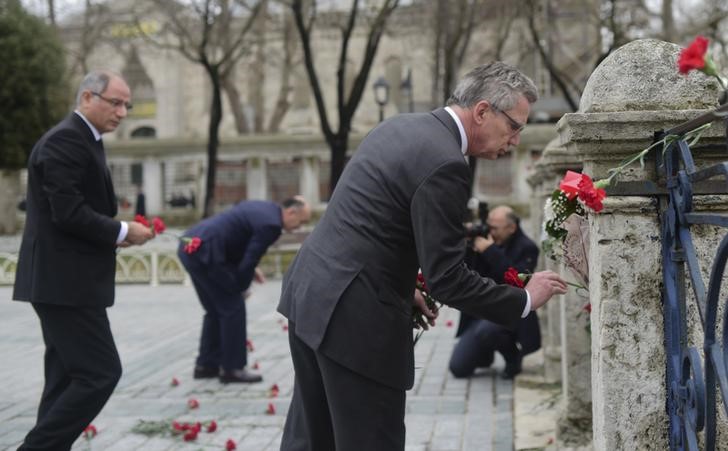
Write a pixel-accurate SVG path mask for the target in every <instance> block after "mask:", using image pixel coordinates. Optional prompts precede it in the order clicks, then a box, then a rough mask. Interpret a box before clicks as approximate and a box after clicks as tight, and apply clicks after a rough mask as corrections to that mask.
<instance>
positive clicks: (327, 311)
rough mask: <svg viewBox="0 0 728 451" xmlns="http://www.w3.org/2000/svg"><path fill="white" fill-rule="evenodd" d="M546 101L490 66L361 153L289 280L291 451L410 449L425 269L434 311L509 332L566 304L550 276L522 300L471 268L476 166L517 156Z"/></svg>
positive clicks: (511, 73)
mask: <svg viewBox="0 0 728 451" xmlns="http://www.w3.org/2000/svg"><path fill="white" fill-rule="evenodd" d="M536 98H537V94H536V88H535V86H534V85H533V82H531V81H530V80H529V79H528V78H527V77H526V76H524V75H523V74H522V73H520V72H519V71H518V70H516V69H515V68H513V67H511V66H508V65H506V64H503V63H492V64H488V65H484V66H481V67H478V68H476V69H474V70H473V71H471V72H470V73H468V74H467V75H466V76H465V77H464V78H463V79H462V80H461V81H460V82H459V84H458V85H457V87H456V89H455V91H454V93H453V95H452V97H451V99H450V100H449V102H448V104H449V106H448V107H447V108H444V109H439V110H436V111H433V112H432V113H426V114H405V115H400V116H396V117H394V118H391V119H389V120H387V121H385V122H383V123H382V124H380V125H379V126H377V127H376V128H375V129H374V130H372V131H371V132H370V133H369V135H368V136H367V137H366V138H365V139H364V141H363V142H362V143H361V145H360V146H359V148H358V150H357V151H356V153H355V154H354V157H353V158H352V159H351V161H350V162H349V163H348V164H347V166H346V168H345V170H344V172H343V174H342V176H341V179H340V180H339V183H338V184H337V186H336V189H335V191H334V193H333V195H332V197H331V200H330V202H329V204H328V207H327V209H326V212H325V214H324V216H323V218H322V219H321V221H320V222H319V223H318V224H317V225H316V227H315V228H314V230H313V232H312V233H311V235H310V236H309V237H308V238H307V240H306V241H305V242H304V243H303V245H302V247H301V249H300V251H299V252H298V254H297V256H296V258H295V260H294V262H293V263H292V265H291V267H290V268H289V270H288V271H287V273H286V275H285V277H284V279H283V284H282V293H281V301H280V304H279V306H278V310H279V311H280V312H281V313H282V314H283V315H285V316H286V317H287V318H288V319H289V341H290V347H291V354H292V359H293V364H294V368H295V371H296V376H295V384H294V391H293V398H292V401H291V407H290V409H289V412H288V418H287V419H286V426H285V428H284V433H283V439H282V442H281V449H283V450H315V451H326V450H334V449H337V450H402V449H404V446H405V426H404V410H405V390H407V389H409V388H411V387H412V384H413V382H414V352H413V347H412V339H413V337H412V324H413V323H412V308H413V293H414V292H415V282H416V276H417V271H418V268H420V267H421V268H422V273H423V274H424V277H425V280H426V283H427V285H428V287H430V290H431V294H432V295H433V296H434V297H435V298H436V299H438V300H440V301H441V302H443V303H445V304H448V305H450V306H451V307H454V308H457V309H460V310H462V311H464V312H467V313H469V314H471V315H473V316H476V317H481V318H487V319H489V320H491V321H494V322H497V323H500V324H509V323H512V322H514V321H516V320H517V319H518V318H520V317H522V316H526V315H527V314H528V313H529V312H530V311H531V310H535V309H536V308H538V307H540V306H541V305H543V304H544V303H545V302H546V301H547V300H548V299H549V298H550V297H551V296H553V295H554V294H556V293H564V292H565V291H566V285H565V284H564V282H563V280H561V278H560V277H559V276H558V275H557V274H555V273H553V272H549V271H546V272H540V273H536V274H535V275H534V276H533V277H532V279H531V280H530V282H529V284H528V286H527V287H526V290H524V289H521V288H516V287H512V286H508V285H498V284H496V283H495V282H494V281H493V280H491V279H485V278H481V277H480V276H479V275H478V274H477V273H475V272H473V271H470V270H469V269H468V268H467V267H466V266H465V264H464V260H463V258H464V255H465V236H464V230H463V225H462V222H461V221H462V218H463V217H465V215H464V213H465V205H466V202H467V200H468V186H469V179H470V171H469V167H468V164H467V163H466V157H467V156H469V155H473V156H476V157H480V158H488V159H496V158H498V156H500V155H503V154H505V153H506V152H507V151H508V150H509V148H510V147H511V146H512V145H516V144H518V142H519V133H520V131H521V129H522V128H523V125H524V124H525V123H526V120H527V119H528V114H529V111H530V104H531V103H533V102H535V101H536ZM415 301H416V302H417V305H418V307H419V308H420V309H421V310H423V311H424V312H425V313H426V314H427V315H428V317H429V318H430V319H434V317H435V316H436V313H435V312H430V311H429V310H427V308H426V307H425V306H424V303H423V301H422V299H421V297H419V296H418V297H415Z"/></svg>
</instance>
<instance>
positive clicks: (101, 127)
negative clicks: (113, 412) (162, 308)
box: [13, 71, 153, 451]
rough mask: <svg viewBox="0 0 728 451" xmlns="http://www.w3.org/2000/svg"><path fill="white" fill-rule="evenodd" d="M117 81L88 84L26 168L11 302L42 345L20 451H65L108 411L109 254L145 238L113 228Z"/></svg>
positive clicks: (113, 377) (111, 380)
mask: <svg viewBox="0 0 728 451" xmlns="http://www.w3.org/2000/svg"><path fill="white" fill-rule="evenodd" d="M130 99H131V92H130V90H129V86H127V84H126V82H124V80H123V79H122V78H121V77H119V76H118V75H116V74H114V73H111V72H107V71H96V72H91V73H90V74H88V75H86V77H85V78H84V79H83V81H82V82H81V86H80V87H79V89H78V94H77V96H76V110H75V111H74V112H73V113H71V114H70V115H68V116H67V117H66V118H65V119H64V120H63V121H62V122H61V123H60V124H58V125H56V126H55V127H54V128H53V129H51V130H50V131H49V132H47V133H46V134H45V135H43V137H42V138H41V139H40V141H38V143H37V144H36V145H35V147H33V151H32V152H31V154H30V158H29V160H28V197H27V215H26V223H25V231H24V232H23V241H22V243H21V245H20V253H19V256H18V268H17V272H16V276H15V289H14V291H13V299H17V300H20V301H29V302H31V303H32V305H33V308H34V309H35V312H36V313H37V314H38V317H39V318H40V324H41V329H42V331H43V341H44V342H45V346H46V350H45V360H44V362H45V386H44V387H43V395H42V397H41V401H40V407H39V408H38V419H37V422H36V425H35V427H34V428H33V429H32V430H31V431H30V432H29V433H28V435H27V436H26V437H25V441H24V442H23V444H22V445H21V446H20V448H19V449H21V450H53V451H60V450H68V449H71V445H72V444H73V442H74V441H75V440H76V438H78V436H79V435H80V434H81V432H82V431H83V429H84V428H85V427H86V426H87V425H88V424H89V423H90V422H91V420H93V419H94V417H96V415H97V414H98V413H99V412H100V411H101V408H102V407H103V406H104V404H106V401H107V400H108V398H109V396H111V393H112V392H113V391H114V387H115V386H116V383H117V382H118V380H119V377H120V376H121V362H120V361H119V354H118V353H117V351H116V345H115V344H114V338H113V336H112V335H111V329H110V328H109V320H108V317H107V315H106V308H107V307H110V306H111V305H112V304H113V303H114V276H115V274H116V248H117V246H129V245H132V244H143V243H144V242H146V241H147V240H149V239H150V238H152V236H153V234H152V232H151V230H150V229H149V228H148V227H145V226H143V225H141V224H139V223H136V222H129V223H126V222H120V221H117V220H115V219H113V217H114V216H115V215H116V208H117V206H116V196H115V194H114V187H113V186H112V183H111V175H110V173H109V170H108V168H107V167H106V156H105V155H104V147H103V143H102V141H101V135H102V134H103V133H107V132H111V131H113V130H115V129H116V127H118V125H119V123H120V122H121V120H122V119H124V117H126V114H127V112H128V110H129V109H131V104H130V103H129V102H130Z"/></svg>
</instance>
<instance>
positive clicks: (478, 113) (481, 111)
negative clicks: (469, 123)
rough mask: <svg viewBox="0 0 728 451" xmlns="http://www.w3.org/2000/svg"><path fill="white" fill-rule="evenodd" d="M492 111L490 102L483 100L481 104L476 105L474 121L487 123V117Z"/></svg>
mask: <svg viewBox="0 0 728 451" xmlns="http://www.w3.org/2000/svg"><path fill="white" fill-rule="evenodd" d="M490 110H491V106H490V102H488V101H487V100H481V101H480V102H478V103H476V104H475V107H474V108H473V116H474V117H473V119H474V120H475V121H476V123H478V124H481V123H482V122H483V121H485V115H486V114H488V112H489V111H490Z"/></svg>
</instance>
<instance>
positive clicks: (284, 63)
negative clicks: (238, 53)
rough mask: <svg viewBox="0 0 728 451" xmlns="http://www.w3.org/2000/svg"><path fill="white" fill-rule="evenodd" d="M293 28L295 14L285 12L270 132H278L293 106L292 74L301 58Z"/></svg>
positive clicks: (269, 123) (269, 126)
mask: <svg viewBox="0 0 728 451" xmlns="http://www.w3.org/2000/svg"><path fill="white" fill-rule="evenodd" d="M293 28H294V22H293V16H292V15H291V14H290V13H286V14H284V21H283V29H282V32H283V36H282V39H283V41H282V52H283V54H282V57H281V60H280V67H279V70H280V73H279V83H278V96H277V97H276V102H275V105H274V106H273V112H272V113H271V116H270V119H269V121H268V132H269V133H278V131H279V130H280V126H281V122H283V118H284V117H285V115H286V113H287V112H288V110H289V108H290V107H291V102H290V100H289V97H290V93H291V91H293V87H292V86H291V75H292V74H293V67H294V65H295V64H296V63H298V62H299V58H297V56H296V55H297V53H298V52H297V50H298V36H297V35H296V33H294V32H293Z"/></svg>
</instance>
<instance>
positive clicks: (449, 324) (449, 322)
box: [445, 319, 453, 327]
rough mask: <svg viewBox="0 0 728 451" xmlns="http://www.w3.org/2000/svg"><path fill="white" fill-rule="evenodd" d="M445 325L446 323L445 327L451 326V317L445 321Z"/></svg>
mask: <svg viewBox="0 0 728 451" xmlns="http://www.w3.org/2000/svg"><path fill="white" fill-rule="evenodd" d="M445 325H446V326H447V327H452V325H453V322H452V320H451V319H449V320H447V322H445Z"/></svg>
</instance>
